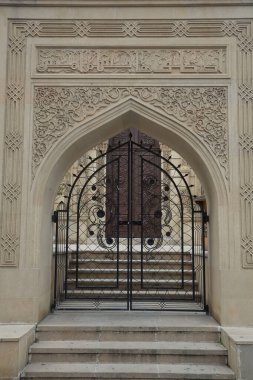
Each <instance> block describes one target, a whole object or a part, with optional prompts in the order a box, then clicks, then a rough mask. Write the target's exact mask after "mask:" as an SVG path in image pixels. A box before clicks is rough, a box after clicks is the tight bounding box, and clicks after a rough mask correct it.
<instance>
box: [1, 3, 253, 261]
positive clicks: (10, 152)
mask: <svg viewBox="0 0 253 380" xmlns="http://www.w3.org/2000/svg"><path fill="white" fill-rule="evenodd" d="M134 1H135V4H137V2H138V0H137V1H136V0H134ZM168 2H169V0H168V1H166V6H168ZM232 2H233V4H235V5H240V6H241V5H243V4H245V5H246V4H251V0H250V1H247V0H244V1H239V2H238V1H236V2H235V1H233V0H232ZM18 3H20V2H17V3H16V4H18ZM25 3H26V4H27V5H34V3H33V1H28V0H23V1H22V6H23V5H25ZM32 3H33V4H32ZM39 3H40V5H47V6H48V5H49V3H51V5H53V3H54V4H56V3H58V5H60V4H61V5H64V3H65V5H66V4H67V3H66V1H64V0H63V1H62V0H61V1H57V0H53V1H51V0H50V2H49V1H47V0H44V1H43V0H38V1H37V2H36V5H39ZM74 3H75V4H76V5H77V4H78V3H79V5H80V2H79V1H77V0H74V1H71V5H72V6H73V4H74ZM82 3H83V4H86V5H88V3H87V2H85V3H84V2H83V0H82ZM92 3H93V4H95V2H94V0H92ZM112 3H114V2H113V1H112ZM126 3H128V5H129V1H128V2H126ZM153 3H154V5H157V2H153ZM155 3H156V4H155ZM186 3H187V1H186ZM190 3H191V4H192V2H190ZM202 3H203V1H202ZM204 3H205V4H206V2H204ZM208 3H209V4H210V3H211V2H210V1H208ZM213 3H214V4H217V1H215V0H213ZM225 3H227V4H231V0H229V1H228V2H226V1H225V2H224V0H223V1H222V2H220V1H219V4H220V5H222V4H225ZM4 4H11V5H14V2H13V1H11V2H10V1H7V0H6V1H1V2H0V5H4ZM90 4H91V2H89V5H90ZM96 4H98V3H96ZM106 4H108V2H107V3H106ZM121 4H123V3H122V1H121ZM164 4H165V2H164ZM171 4H172V3H171ZM182 4H183V3H182ZM188 4H189V2H188ZM195 4H196V5H200V2H196V1H195ZM149 5H150V2H149ZM117 6H119V1H118V0H117ZM177 6H178V2H177ZM252 30H253V24H252V20H250V19H246V20H243V19H240V20H231V19H229V20H224V19H222V20H221V19H215V20H210V19H208V20H162V19H160V20H52V19H50V20H48V19H47V20H18V19H17V20H10V22H9V36H8V48H9V49H8V73H7V96H6V125H5V147H4V164H3V168H4V169H3V186H4V194H5V195H4V197H3V198H2V219H3V220H8V223H5V224H4V225H3V226H2V230H1V247H2V253H1V256H0V265H2V266H16V265H18V258H19V248H20V217H21V193H22V171H23V166H22V163H23V136H24V85H25V83H24V80H25V79H24V78H25V58H26V40H27V38H28V37H30V38H33V37H52V38H54V37H62V38H66V37H71V38H75V37H76V38H80V37H84V36H85V37H87V38H89V37H93V38H96V37H113V38H114V39H116V38H118V37H128V38H129V39H131V38H140V37H142V38H147V41H148V38H150V37H157V38H170V37H184V38H190V37H206V38H208V37H215V38H217V39H218V38H219V37H232V38H236V40H237V62H238V64H237V78H238V107H239V111H240V112H238V115H239V116H238V131H237V132H238V136H240V140H239V144H238V149H239V152H240V156H239V157H240V163H239V164H240V181H241V184H240V186H241V189H244V187H245V186H246V185H249V186H252V183H253V175H252V160H253V153H252V149H251V144H250V143H249V141H252V138H253V131H252V120H251V115H252V106H253V99H252V90H251V88H252V86H253V79H252V60H253V58H252V51H253V38H252ZM12 136H13V140H12ZM245 136H248V137H249V139H248V141H246V140H245ZM7 162H8V163H10V165H8V169H7V165H5V163H7ZM10 168H12V170H10ZM13 189H17V190H15V191H14V190H13ZM244 194H245V193H244V192H243V193H241V250H242V265H243V267H244V268H252V258H251V256H249V254H248V252H249V250H248V247H251V245H249V244H248V243H247V244H246V243H245V241H246V242H251V241H252V239H253V224H252V223H251V221H252V219H253V204H252V200H251V199H250V200H248V199H245V195H244ZM250 249H251V248H250Z"/></svg>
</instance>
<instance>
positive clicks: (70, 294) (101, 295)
mask: <svg viewBox="0 0 253 380" xmlns="http://www.w3.org/2000/svg"><path fill="white" fill-rule="evenodd" d="M127 297H128V291H127V289H122V290H119V289H117V288H115V289H103V288H98V289H96V288H93V289H87V288H84V289H80V288H77V289H68V290H67V298H68V299H71V298H72V299H75V298H80V299H91V300H92V299H97V300H100V299H116V298H117V299H126V298H127ZM147 297H148V299H149V301H150V300H159V301H160V300H161V299H162V300H163V301H168V302H169V301H173V300H191V299H193V292H192V290H182V289H179V290H174V289H173V290H153V289H149V290H138V291H135V292H134V291H133V293H132V299H133V300H135V301H137V300H145V298H147ZM199 298H200V293H199V292H198V291H195V299H199Z"/></svg>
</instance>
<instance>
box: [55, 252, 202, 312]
mask: <svg viewBox="0 0 253 380" xmlns="http://www.w3.org/2000/svg"><path fill="white" fill-rule="evenodd" d="M139 251H140V250H139ZM117 264H118V273H117ZM128 265H130V264H129V262H128V254H127V253H124V252H120V253H119V256H118V257H117V254H116V253H113V252H106V251H104V252H102V251H101V252H97V251H90V252H89V251H87V252H79V255H78V287H76V278H77V262H76V256H75V255H73V256H72V257H70V258H69V263H68V268H67V300H63V302H61V303H60V304H59V305H57V308H58V309H63V310H64V309H79V310H80V309H82V308H83V309H93V308H96V309H100V308H104V309H105V308H106V309H111V308H116V309H121V308H122V309H126V302H127V297H128ZM202 265H203V264H202V257H199V256H196V257H195V266H196V267H197V268H198V271H199V274H198V275H196V271H193V269H192V257H191V254H190V253H189V252H187V253H184V256H183V263H182V254H181V252H175V251H171V252H166V251H165V252H156V253H155V254H154V253H153V254H151V253H143V268H142V262H141V253H140V252H133V256H132V262H131V271H132V272H131V273H132V276H131V278H132V282H131V285H132V300H133V301H134V309H146V308H149V309H151V310H153V309H158V310H159V309H161V304H160V301H161V300H162V301H163V303H164V304H163V306H162V308H165V309H170V310H171V309H173V308H176V309H178V308H181V309H191V310H192V309H194V310H201V308H202V307H203V305H202V304H201V303H202V296H201V291H200V286H199V283H198V277H200V276H202V272H201V271H202V269H201V268H202ZM60 266H61V267H62V268H64V267H63V266H62V265H61V264H60ZM142 270H143V284H142V282H141V280H142ZM182 270H183V276H184V279H183V282H182ZM64 271H65V269H64ZM193 274H194V280H193ZM117 278H118V282H117ZM193 291H194V297H193ZM202 294H203V291H202ZM146 298H148V300H149V305H148V306H146V305H147V304H146V305H145V299H146ZM193 298H194V302H193V301H192V300H193ZM170 300H173V302H172V301H170ZM164 301H165V302H164ZM177 301H180V303H179V302H177Z"/></svg>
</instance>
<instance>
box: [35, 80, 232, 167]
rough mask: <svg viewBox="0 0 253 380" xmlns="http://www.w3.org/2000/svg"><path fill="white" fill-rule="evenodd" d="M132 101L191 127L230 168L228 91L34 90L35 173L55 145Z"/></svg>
mask: <svg viewBox="0 0 253 380" xmlns="http://www.w3.org/2000/svg"><path fill="white" fill-rule="evenodd" d="M128 98H133V99H136V100H139V101H141V102H143V103H146V104H148V105H150V106H152V107H154V108H156V109H158V110H159V111H162V112H163V113H165V114H166V115H170V116H172V117H173V118H175V119H176V120H178V121H180V122H181V123H184V124H185V126H186V127H187V128H191V129H192V130H193V131H194V132H195V133H196V134H197V135H199V136H200V137H201V138H202V139H203V141H204V142H205V143H206V144H207V145H208V146H209V148H210V149H211V151H212V152H213V154H214V155H215V156H216V157H217V158H218V160H219V162H220V164H221V166H222V167H223V168H225V169H226V167H227V159H228V158H227V130H226V125H227V90H226V88H224V87H35V96H34V144H33V162H34V167H33V172H34V174H35V172H36V169H37V167H38V165H39V164H40V162H41V160H42V159H43V157H44V156H45V154H46V153H47V152H48V151H49V149H50V148H52V146H53V145H54V143H55V142H56V141H57V139H59V138H60V137H61V136H63V135H64V134H65V133H67V132H68V131H69V130H71V129H72V128H74V127H75V126H78V125H80V124H81V123H83V122H84V121H85V120H87V119H88V118H91V117H92V116H94V115H95V114H97V113H98V112H100V111H102V110H104V109H106V108H108V107H110V106H112V105H114V104H117V103H118V102H119V101H122V100H124V99H128Z"/></svg>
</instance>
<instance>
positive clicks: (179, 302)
mask: <svg viewBox="0 0 253 380" xmlns="http://www.w3.org/2000/svg"><path fill="white" fill-rule="evenodd" d="M54 221H55V222H56V241H55V293H54V294H55V307H56V308H69V309H72V308H74V309H128V310H129V309H130V310H143V309H147V310H198V311H199V310H204V309H206V299H205V247H204V221H205V220H204V213H203V210H201V209H200V207H199V206H198V205H197V204H196V203H195V202H194V198H193V196H192V194H191V190H190V187H189V185H188V184H187V181H186V179H185V176H184V175H183V174H182V173H181V172H180V168H179V167H176V166H175V165H174V164H173V163H172V162H171V161H170V159H169V158H165V157H162V156H161V155H160V153H158V152H157V150H155V149H152V147H150V148H147V147H146V146H144V145H143V144H141V143H140V144H139V143H136V142H134V141H132V139H131V135H130V136H129V139H128V141H126V142H124V143H123V144H119V145H118V146H117V147H113V148H112V147H109V148H108V151H107V152H106V153H105V154H101V155H100V156H98V157H96V158H95V159H92V158H90V162H89V163H88V164H87V165H86V166H85V167H82V169H81V170H80V172H79V174H78V175H77V176H76V178H75V181H74V183H73V185H72V186H69V195H68V197H67V202H66V206H65V207H64V205H63V206H62V209H60V210H57V211H56V212H55V213H54Z"/></svg>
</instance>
